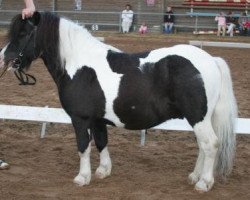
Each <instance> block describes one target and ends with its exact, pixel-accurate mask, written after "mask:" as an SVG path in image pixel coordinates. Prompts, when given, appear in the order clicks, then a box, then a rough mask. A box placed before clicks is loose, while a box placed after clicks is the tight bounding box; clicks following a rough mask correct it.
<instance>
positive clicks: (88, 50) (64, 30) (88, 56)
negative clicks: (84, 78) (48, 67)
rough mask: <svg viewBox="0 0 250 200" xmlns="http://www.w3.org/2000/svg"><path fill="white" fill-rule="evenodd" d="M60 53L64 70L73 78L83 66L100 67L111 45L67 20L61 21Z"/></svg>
mask: <svg viewBox="0 0 250 200" xmlns="http://www.w3.org/2000/svg"><path fill="white" fill-rule="evenodd" d="M59 35H60V40H59V52H60V57H61V62H62V63H63V64H64V66H63V67H64V68H65V69H66V70H67V73H68V74H69V76H70V77H71V78H72V77H73V76H74V74H75V73H76V71H77V70H78V69H80V68H81V67H83V66H89V67H98V65H99V64H98V62H97V61H98V60H99V61H100V60H103V59H104V58H106V56H107V50H108V49H112V47H110V46H109V45H106V44H104V43H102V42H100V41H99V40H98V39H96V38H95V37H93V36H92V35H91V34H90V33H89V32H88V31H87V30H86V29H85V28H83V27H81V26H79V25H77V24H75V23H73V22H71V21H68V20H65V19H61V20H60V26H59Z"/></svg>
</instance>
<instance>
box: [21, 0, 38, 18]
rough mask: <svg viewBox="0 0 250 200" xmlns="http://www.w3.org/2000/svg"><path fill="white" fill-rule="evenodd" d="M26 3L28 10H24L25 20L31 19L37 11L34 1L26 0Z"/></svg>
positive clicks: (23, 16)
mask: <svg viewBox="0 0 250 200" xmlns="http://www.w3.org/2000/svg"><path fill="white" fill-rule="evenodd" d="M24 3H25V7H26V8H24V9H23V10H22V18H23V19H25V18H27V17H31V16H32V15H33V13H34V12H35V10H36V8H35V5H34V2H33V0H24Z"/></svg>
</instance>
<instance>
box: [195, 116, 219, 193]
mask: <svg viewBox="0 0 250 200" xmlns="http://www.w3.org/2000/svg"><path fill="white" fill-rule="evenodd" d="M194 132H195V134H196V137H197V140H198V141H199V144H200V145H199V146H200V148H201V150H200V151H203V152H204V162H203V167H202V169H201V172H200V177H199V181H198V182H197V183H196V184H195V189H196V190H197V191H200V192H207V191H209V190H210V189H211V188H212V186H213V184H214V164H215V159H216V154H217V150H218V145H219V144H218V138H217V136H216V134H215V132H214V130H213V127H212V124H211V120H210V118H208V117H207V116H206V117H205V119H204V120H203V121H201V122H199V123H197V124H195V126H194Z"/></svg>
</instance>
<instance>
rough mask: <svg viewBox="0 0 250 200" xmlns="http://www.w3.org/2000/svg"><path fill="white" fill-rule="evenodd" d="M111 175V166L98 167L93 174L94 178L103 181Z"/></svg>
mask: <svg viewBox="0 0 250 200" xmlns="http://www.w3.org/2000/svg"><path fill="white" fill-rule="evenodd" d="M110 174H111V166H103V165H100V166H99V167H98V168H97V169H96V172H95V176H96V177H97V178H99V179H104V178H106V177H107V176H109V175H110Z"/></svg>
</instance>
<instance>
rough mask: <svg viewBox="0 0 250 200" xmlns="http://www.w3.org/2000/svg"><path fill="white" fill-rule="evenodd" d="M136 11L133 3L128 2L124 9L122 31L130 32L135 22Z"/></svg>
mask: <svg viewBox="0 0 250 200" xmlns="http://www.w3.org/2000/svg"><path fill="white" fill-rule="evenodd" d="M133 16H134V12H133V11H132V9H131V5H130V4H127V5H126V9H125V10H123V11H122V17H121V18H122V32H123V33H128V32H129V29H130V27H131V25H132V22H133Z"/></svg>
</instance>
